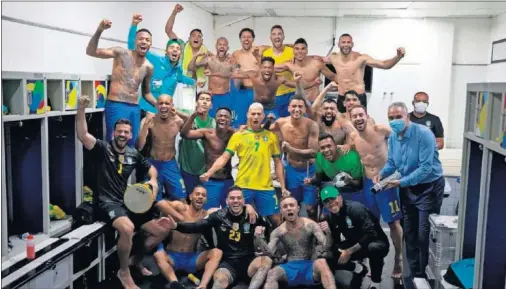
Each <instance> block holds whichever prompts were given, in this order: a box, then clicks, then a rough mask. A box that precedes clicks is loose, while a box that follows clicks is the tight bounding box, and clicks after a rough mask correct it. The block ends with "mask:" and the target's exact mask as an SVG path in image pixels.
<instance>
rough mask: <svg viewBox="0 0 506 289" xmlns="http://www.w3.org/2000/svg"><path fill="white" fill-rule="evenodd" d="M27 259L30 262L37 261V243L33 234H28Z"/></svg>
mask: <svg viewBox="0 0 506 289" xmlns="http://www.w3.org/2000/svg"><path fill="white" fill-rule="evenodd" d="M26 258H27V259H28V260H33V259H35V241H34V240H33V235H32V234H28V236H27V237H26Z"/></svg>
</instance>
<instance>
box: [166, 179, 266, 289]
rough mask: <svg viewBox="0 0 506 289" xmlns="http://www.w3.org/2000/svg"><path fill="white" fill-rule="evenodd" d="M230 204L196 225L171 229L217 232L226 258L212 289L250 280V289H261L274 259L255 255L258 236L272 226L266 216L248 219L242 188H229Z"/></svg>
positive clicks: (188, 231) (219, 268)
mask: <svg viewBox="0 0 506 289" xmlns="http://www.w3.org/2000/svg"><path fill="white" fill-rule="evenodd" d="M227 205H228V207H227V208H222V209H220V210H218V211H217V212H214V213H212V214H210V215H209V216H207V217H205V218H204V219H202V220H200V221H197V222H196V223H188V222H179V223H173V224H172V227H175V230H176V231H179V232H181V233H199V232H202V230H206V229H211V228H213V229H214V231H215V232H216V237H217V240H218V243H217V246H216V247H217V248H218V249H220V250H221V251H222V252H223V257H222V259H221V260H222V261H221V263H220V265H219V266H218V270H216V273H214V278H213V287H212V288H213V289H225V288H229V286H231V285H232V286H233V285H235V284H237V282H238V281H249V286H248V289H259V288H260V287H261V286H262V284H263V283H264V281H265V277H266V275H267V272H268V270H269V269H270V268H271V266H272V260H271V259H270V258H269V257H267V256H258V257H257V256H255V251H256V250H255V247H257V245H258V243H257V240H258V239H259V236H260V235H263V234H264V232H266V233H268V232H269V231H270V224H269V222H268V221H267V220H266V219H265V218H264V217H259V218H257V220H256V221H255V222H251V220H248V215H247V212H246V210H247V208H246V206H245V205H244V195H243V191H242V190H241V188H239V187H232V188H230V190H229V191H228V196H227ZM257 235H258V236H257ZM248 279H249V280H248Z"/></svg>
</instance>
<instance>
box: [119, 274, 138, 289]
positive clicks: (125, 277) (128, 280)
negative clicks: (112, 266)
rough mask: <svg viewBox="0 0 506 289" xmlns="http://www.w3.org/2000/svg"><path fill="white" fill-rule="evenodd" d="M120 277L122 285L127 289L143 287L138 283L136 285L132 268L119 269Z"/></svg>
mask: <svg viewBox="0 0 506 289" xmlns="http://www.w3.org/2000/svg"><path fill="white" fill-rule="evenodd" d="M117 276H118V279H119V281H120V282H121V285H122V286H123V288H125V289H141V288H139V287H138V286H137V285H135V282H134V279H132V275H130V270H128V269H127V270H122V269H119V270H118V274H117Z"/></svg>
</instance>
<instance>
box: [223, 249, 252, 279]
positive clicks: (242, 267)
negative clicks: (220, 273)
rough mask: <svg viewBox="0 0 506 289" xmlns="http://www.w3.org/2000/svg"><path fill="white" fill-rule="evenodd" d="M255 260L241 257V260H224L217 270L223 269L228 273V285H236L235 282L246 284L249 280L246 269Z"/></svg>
mask: <svg viewBox="0 0 506 289" xmlns="http://www.w3.org/2000/svg"><path fill="white" fill-rule="evenodd" d="M254 259H255V256H251V257H243V258H235V259H230V258H225V259H224V260H222V261H221V263H220V265H219V266H218V269H220V268H224V269H227V270H228V271H229V272H230V275H231V276H232V282H231V284H230V285H234V284H237V282H240V281H243V282H247V281H248V280H250V279H251V278H250V277H249V276H248V267H249V265H250V264H251V262H253V260H254Z"/></svg>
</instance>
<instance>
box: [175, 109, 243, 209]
mask: <svg viewBox="0 0 506 289" xmlns="http://www.w3.org/2000/svg"><path fill="white" fill-rule="evenodd" d="M201 113H202V109H201V108H200V107H197V111H196V112H195V113H193V114H192V115H191V116H190V119H189V120H188V121H187V122H186V123H185V125H184V126H183V128H182V129H181V135H182V137H183V138H186V139H202V140H203V141H204V152H205V169H206V170H209V169H210V168H211V166H212V165H213V164H214V162H215V161H216V160H217V159H218V158H219V157H220V156H221V155H222V154H223V153H224V152H225V148H226V146H227V144H228V141H229V140H230V138H231V137H232V135H233V134H234V133H235V131H234V130H233V129H232V128H231V127H230V118H231V116H232V112H231V111H230V109H228V108H226V107H220V108H218V110H217V113H216V128H200V129H192V127H191V122H193V120H194V119H196V117H198V115H199V114H201ZM203 185H204V187H205V188H206V190H207V196H208V201H207V203H206V204H205V205H204V208H205V209H208V208H213V207H219V206H220V205H221V207H222V208H224V207H225V206H226V203H225V199H226V192H227V190H228V189H229V188H230V187H232V186H233V185H234V179H233V178H232V165H231V162H230V161H228V162H227V164H226V165H225V166H224V167H223V168H222V169H220V170H218V171H217V172H216V173H214V175H212V176H211V177H210V178H209V180H208V181H206V182H204V183H203Z"/></svg>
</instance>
